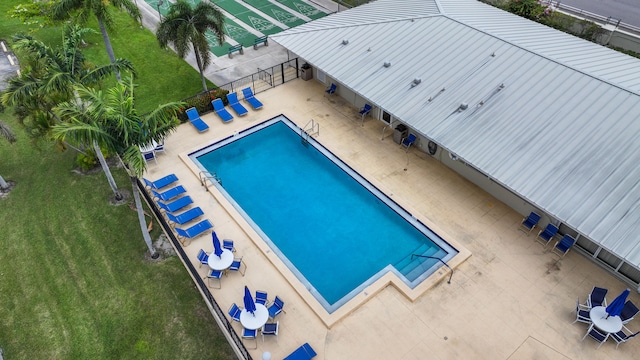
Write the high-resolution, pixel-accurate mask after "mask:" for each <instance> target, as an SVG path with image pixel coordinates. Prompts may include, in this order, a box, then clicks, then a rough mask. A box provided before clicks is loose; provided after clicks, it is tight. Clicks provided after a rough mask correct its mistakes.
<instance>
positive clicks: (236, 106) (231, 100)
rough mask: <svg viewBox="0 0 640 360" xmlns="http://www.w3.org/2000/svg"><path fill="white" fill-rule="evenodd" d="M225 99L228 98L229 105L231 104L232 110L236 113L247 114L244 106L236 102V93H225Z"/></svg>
mask: <svg viewBox="0 0 640 360" xmlns="http://www.w3.org/2000/svg"><path fill="white" fill-rule="evenodd" d="M227 100H229V106H231V108H232V109H233V111H235V112H236V114H238V116H244V115H247V113H248V112H249V111H247V109H246V108H245V107H244V106H242V104H240V103H239V102H238V94H236V93H229V94H227Z"/></svg>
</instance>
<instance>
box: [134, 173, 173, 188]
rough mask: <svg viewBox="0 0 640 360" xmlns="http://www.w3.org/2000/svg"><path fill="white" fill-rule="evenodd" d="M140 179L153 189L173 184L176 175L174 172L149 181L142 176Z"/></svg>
mask: <svg viewBox="0 0 640 360" xmlns="http://www.w3.org/2000/svg"><path fill="white" fill-rule="evenodd" d="M142 180H144V183H145V185H146V186H147V187H148V188H150V189H154V190H159V189H162V188H163V187H165V186H167V185H170V184H173V183H174V182H176V181H178V177H177V176H176V175H175V174H169V175H167V176H165V177H163V178H160V179H158V180H156V181H150V180H147V179H145V178H142Z"/></svg>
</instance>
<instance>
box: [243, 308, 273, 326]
mask: <svg viewBox="0 0 640 360" xmlns="http://www.w3.org/2000/svg"><path fill="white" fill-rule="evenodd" d="M267 320H269V310H267V307H266V306H264V305H262V304H256V311H254V312H253V314H251V313H250V312H248V311H247V309H242V312H241V313H240V323H241V324H242V326H244V327H245V328H246V329H249V330H255V329H259V328H261V327H262V325H264V324H266V323H267Z"/></svg>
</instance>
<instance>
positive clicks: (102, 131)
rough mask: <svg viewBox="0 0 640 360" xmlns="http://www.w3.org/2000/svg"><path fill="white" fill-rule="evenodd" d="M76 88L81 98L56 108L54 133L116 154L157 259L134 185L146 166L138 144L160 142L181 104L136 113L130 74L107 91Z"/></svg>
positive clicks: (174, 122) (174, 124) (172, 127)
mask: <svg viewBox="0 0 640 360" xmlns="http://www.w3.org/2000/svg"><path fill="white" fill-rule="evenodd" d="M75 90H76V91H77V93H78V95H79V97H80V99H81V100H82V101H81V102H75V101H71V102H65V103H62V104H60V105H59V106H57V107H56V108H55V112H56V114H58V116H60V118H61V119H63V120H64V121H63V122H61V123H59V124H56V125H55V126H53V128H52V130H53V136H54V138H55V139H57V140H59V141H70V142H73V143H76V144H78V145H80V144H92V143H97V144H99V145H100V146H101V147H104V148H106V149H108V150H109V151H110V152H113V153H115V154H118V156H119V157H120V159H121V160H122V162H123V163H124V164H125V165H126V168H127V171H128V173H129V176H130V179H131V185H132V187H133V197H134V200H135V203H136V209H137V211H138V220H139V221H140V228H141V230H142V234H143V237H144V240H145V242H146V244H147V247H148V248H149V251H150V252H151V256H152V257H153V258H156V257H157V253H156V251H155V249H154V248H153V244H152V243H151V237H150V236H149V231H148V229H147V224H146V220H145V218H144V211H143V209H142V202H141V201H140V195H139V193H138V187H137V178H138V177H140V176H142V174H143V173H144V171H145V169H146V165H147V163H146V161H145V160H144V158H143V155H142V153H141V152H140V147H145V146H148V145H150V144H152V143H153V141H156V142H161V141H162V140H163V139H164V138H165V137H166V136H167V135H169V134H170V133H171V132H172V131H174V130H175V128H176V127H177V126H178V124H179V123H180V122H179V121H178V119H177V117H176V112H177V111H178V110H179V109H180V108H181V107H182V106H184V105H183V104H182V103H179V102H173V103H168V104H164V105H159V106H158V107H157V108H156V109H155V110H153V111H152V112H150V113H148V114H145V115H139V114H138V112H137V111H136V109H135V101H134V100H135V98H134V95H133V91H134V83H133V78H131V77H128V78H127V79H125V81H123V82H120V83H118V84H117V85H116V86H115V87H113V88H110V89H108V90H107V91H106V92H102V91H100V90H95V89H90V88H87V87H84V86H82V85H80V86H76V87H75Z"/></svg>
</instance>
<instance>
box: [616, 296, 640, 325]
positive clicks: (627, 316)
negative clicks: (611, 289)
mask: <svg viewBox="0 0 640 360" xmlns="http://www.w3.org/2000/svg"><path fill="white" fill-rule="evenodd" d="M638 311H640V310H638V308H637V307H636V306H635V305H634V304H633V303H632V302H631V300H628V301H627V302H626V303H624V307H623V308H622V312H621V313H620V319H621V320H622V323H623V324H626V323H628V322H629V321H631V320H633V317H634V316H636V314H637V313H638Z"/></svg>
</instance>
